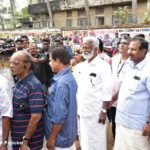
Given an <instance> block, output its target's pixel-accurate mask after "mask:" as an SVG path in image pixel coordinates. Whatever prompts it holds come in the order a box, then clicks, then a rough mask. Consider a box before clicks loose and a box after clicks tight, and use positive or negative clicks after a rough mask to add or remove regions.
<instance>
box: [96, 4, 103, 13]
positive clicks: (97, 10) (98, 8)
mask: <svg viewBox="0 0 150 150" xmlns="http://www.w3.org/2000/svg"><path fill="white" fill-rule="evenodd" d="M103 13H104V7H101V6H99V7H96V15H99V14H103Z"/></svg>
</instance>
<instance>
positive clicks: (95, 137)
mask: <svg viewBox="0 0 150 150" xmlns="http://www.w3.org/2000/svg"><path fill="white" fill-rule="evenodd" d="M98 118H99V115H95V116H90V117H81V116H80V137H81V142H80V144H81V149H82V150H106V149H107V144H106V135H107V134H106V133H107V131H106V129H107V121H106V123H105V124H104V125H103V124H101V123H99V122H98Z"/></svg>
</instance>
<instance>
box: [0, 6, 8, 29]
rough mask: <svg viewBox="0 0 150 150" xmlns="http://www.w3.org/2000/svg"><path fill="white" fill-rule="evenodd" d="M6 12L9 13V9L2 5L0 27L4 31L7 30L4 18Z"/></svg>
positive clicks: (0, 7)
mask: <svg viewBox="0 0 150 150" xmlns="http://www.w3.org/2000/svg"><path fill="white" fill-rule="evenodd" d="M6 12H7V8H6V7H4V6H3V5H1V6H0V26H1V27H2V29H5V21H4V18H3V14H5V13H6Z"/></svg>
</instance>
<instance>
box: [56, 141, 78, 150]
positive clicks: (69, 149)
mask: <svg viewBox="0 0 150 150" xmlns="http://www.w3.org/2000/svg"><path fill="white" fill-rule="evenodd" d="M55 150H76V147H75V143H74V144H73V145H72V146H70V147H68V148H60V147H55Z"/></svg>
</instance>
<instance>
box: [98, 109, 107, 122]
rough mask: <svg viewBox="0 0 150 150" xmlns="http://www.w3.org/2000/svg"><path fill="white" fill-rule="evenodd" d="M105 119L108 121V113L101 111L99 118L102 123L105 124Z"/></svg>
mask: <svg viewBox="0 0 150 150" xmlns="http://www.w3.org/2000/svg"><path fill="white" fill-rule="evenodd" d="M105 121H106V113H103V112H102V111H101V112H100V115H99V120H98V122H99V123H102V124H105Z"/></svg>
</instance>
